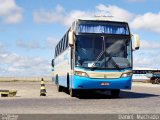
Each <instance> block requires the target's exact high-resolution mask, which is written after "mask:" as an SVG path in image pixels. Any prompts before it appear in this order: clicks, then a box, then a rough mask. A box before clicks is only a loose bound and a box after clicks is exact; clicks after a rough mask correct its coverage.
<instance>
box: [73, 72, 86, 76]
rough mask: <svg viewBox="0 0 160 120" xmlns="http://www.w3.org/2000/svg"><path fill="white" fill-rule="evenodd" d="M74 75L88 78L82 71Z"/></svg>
mask: <svg viewBox="0 0 160 120" xmlns="http://www.w3.org/2000/svg"><path fill="white" fill-rule="evenodd" d="M74 74H75V75H78V76H83V77H88V75H87V73H86V72H82V71H75V72H74Z"/></svg>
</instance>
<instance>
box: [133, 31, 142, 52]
mask: <svg viewBox="0 0 160 120" xmlns="http://www.w3.org/2000/svg"><path fill="white" fill-rule="evenodd" d="M132 37H133V40H134V47H133V49H134V50H138V49H139V47H140V39H139V35H136V34H134V35H132Z"/></svg>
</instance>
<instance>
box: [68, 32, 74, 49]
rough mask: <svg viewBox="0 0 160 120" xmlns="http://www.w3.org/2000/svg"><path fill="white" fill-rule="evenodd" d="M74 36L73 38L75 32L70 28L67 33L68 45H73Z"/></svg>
mask: <svg viewBox="0 0 160 120" xmlns="http://www.w3.org/2000/svg"><path fill="white" fill-rule="evenodd" d="M74 38H75V34H74V31H73V30H70V31H69V33H68V39H69V40H68V41H69V45H70V46H73V45H74Z"/></svg>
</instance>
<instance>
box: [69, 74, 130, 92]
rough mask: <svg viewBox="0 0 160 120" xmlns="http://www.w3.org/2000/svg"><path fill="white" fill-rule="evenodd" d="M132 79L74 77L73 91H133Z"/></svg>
mask: <svg viewBox="0 0 160 120" xmlns="http://www.w3.org/2000/svg"><path fill="white" fill-rule="evenodd" d="M131 84H132V77H125V78H115V79H109V78H103V79H102V78H101V79H98V78H88V77H81V76H77V75H74V77H73V81H72V85H71V86H72V88H73V89H102V90H107V89H131Z"/></svg>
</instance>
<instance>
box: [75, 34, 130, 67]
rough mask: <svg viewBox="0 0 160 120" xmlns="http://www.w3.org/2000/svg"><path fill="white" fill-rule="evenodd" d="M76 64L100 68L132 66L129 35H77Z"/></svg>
mask: <svg viewBox="0 0 160 120" xmlns="http://www.w3.org/2000/svg"><path fill="white" fill-rule="evenodd" d="M75 55H76V61H75V62H76V66H79V67H91V68H92V67H95V68H97V69H98V68H99V69H118V68H120V69H122V68H128V67H131V41H130V37H129V36H121V35H112V36H102V35H93V34H92V35H84V34H83V35H77V39H76V54H75Z"/></svg>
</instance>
